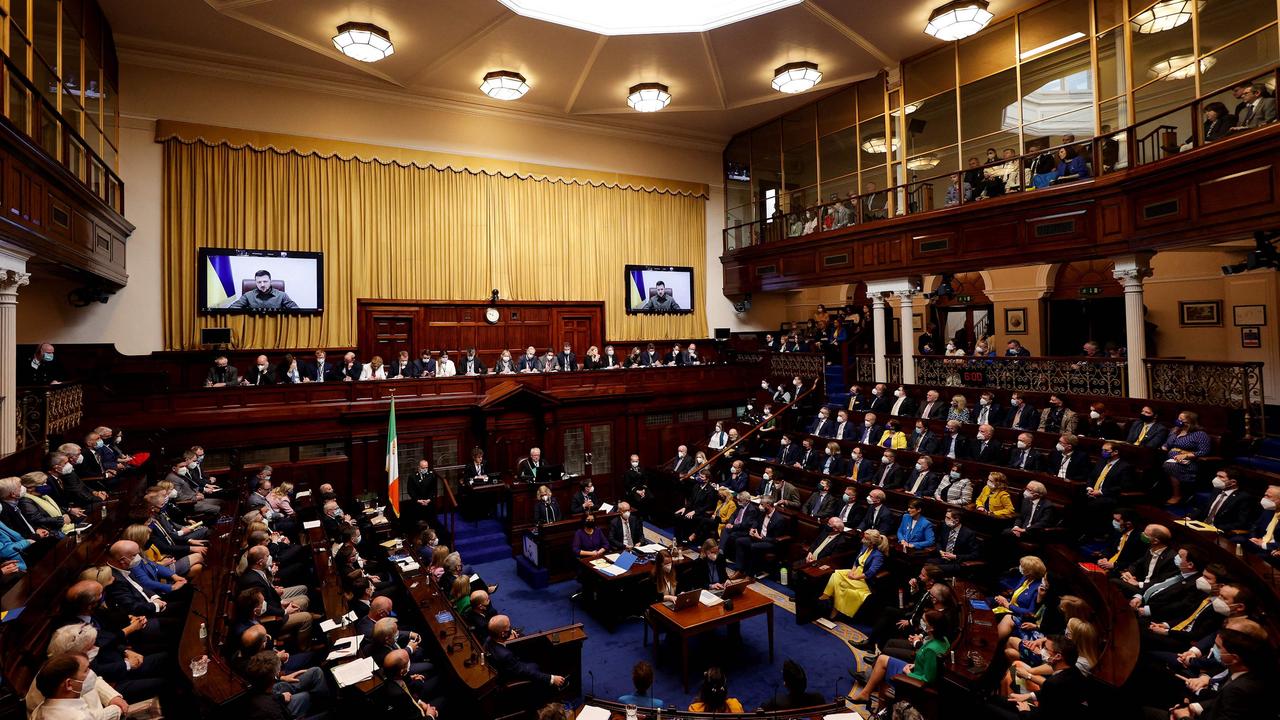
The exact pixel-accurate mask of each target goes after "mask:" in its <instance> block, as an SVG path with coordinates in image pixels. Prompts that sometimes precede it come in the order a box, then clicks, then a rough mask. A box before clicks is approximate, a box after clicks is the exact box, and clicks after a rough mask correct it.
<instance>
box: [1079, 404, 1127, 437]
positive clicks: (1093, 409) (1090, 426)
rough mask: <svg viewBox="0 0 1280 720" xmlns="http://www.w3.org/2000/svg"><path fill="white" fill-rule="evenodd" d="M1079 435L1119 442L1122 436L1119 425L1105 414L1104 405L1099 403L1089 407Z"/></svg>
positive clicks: (1105, 407)
mask: <svg viewBox="0 0 1280 720" xmlns="http://www.w3.org/2000/svg"><path fill="white" fill-rule="evenodd" d="M1080 434H1081V435H1083V436H1084V437H1091V438H1098V439H1100V440H1119V439H1120V438H1121V437H1122V436H1123V434H1122V433H1121V431H1120V425H1119V424H1118V423H1117V422H1116V421H1115V420H1112V419H1111V417H1110V416H1109V415H1108V414H1107V406H1106V404H1104V403H1100V402H1096V403H1093V404H1092V405H1090V406H1089V416H1088V417H1087V418H1085V421H1084V427H1082V428H1081V429H1080Z"/></svg>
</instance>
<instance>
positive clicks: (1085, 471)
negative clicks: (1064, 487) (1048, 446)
mask: <svg viewBox="0 0 1280 720" xmlns="http://www.w3.org/2000/svg"><path fill="white" fill-rule="evenodd" d="M1079 444H1080V440H1079V438H1077V437H1076V436H1075V435H1072V434H1070V433H1063V434H1062V435H1060V436H1059V437H1058V444H1057V445H1056V446H1055V447H1054V449H1053V450H1052V451H1051V452H1050V453H1049V457H1048V459H1047V460H1046V461H1045V465H1046V467H1045V469H1046V470H1047V471H1048V472H1051V473H1053V474H1054V475H1057V476H1058V477H1060V478H1062V479H1064V480H1073V481H1075V482H1084V480H1085V479H1087V478H1088V476H1089V454H1088V453H1086V452H1085V451H1084V450H1082V449H1080V447H1079Z"/></svg>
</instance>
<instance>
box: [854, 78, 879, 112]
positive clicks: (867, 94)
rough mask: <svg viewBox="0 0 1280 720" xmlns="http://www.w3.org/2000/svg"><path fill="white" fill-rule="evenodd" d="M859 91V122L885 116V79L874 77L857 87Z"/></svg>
mask: <svg viewBox="0 0 1280 720" xmlns="http://www.w3.org/2000/svg"><path fill="white" fill-rule="evenodd" d="M855 87H856V88H857V90H858V122H863V121H865V120H870V119H871V118H873V117H876V116H877V115H884V98H885V85H884V79H883V78H880V77H874V78H872V79H870V80H863V81H862V82H860V83H858V84H857V85H856V86H855Z"/></svg>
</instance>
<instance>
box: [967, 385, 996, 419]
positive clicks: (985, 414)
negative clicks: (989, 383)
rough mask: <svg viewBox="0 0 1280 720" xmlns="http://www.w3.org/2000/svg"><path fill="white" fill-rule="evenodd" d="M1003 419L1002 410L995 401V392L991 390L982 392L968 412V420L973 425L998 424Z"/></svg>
mask: <svg viewBox="0 0 1280 720" xmlns="http://www.w3.org/2000/svg"><path fill="white" fill-rule="evenodd" d="M1003 419H1004V410H1003V409H1002V408H1001V407H1000V404H999V403H997V402H996V396H995V394H994V393H991V392H984V393H982V395H981V396H980V397H979V398H978V406H977V407H975V408H973V409H972V410H971V411H970V414H969V422H971V423H973V424H974V425H999V424H1000V421H1001V420H1003Z"/></svg>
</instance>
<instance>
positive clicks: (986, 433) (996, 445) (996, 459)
mask: <svg viewBox="0 0 1280 720" xmlns="http://www.w3.org/2000/svg"><path fill="white" fill-rule="evenodd" d="M969 458H970V459H972V460H976V461H977V462H980V463H986V464H987V465H1004V462H1005V454H1004V446H1003V445H1001V444H1000V442H999V441H997V440H996V429H995V427H993V426H992V425H990V424H989V423H983V424H982V425H979V426H978V435H977V437H975V438H974V439H973V441H972V442H970V443H969Z"/></svg>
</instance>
